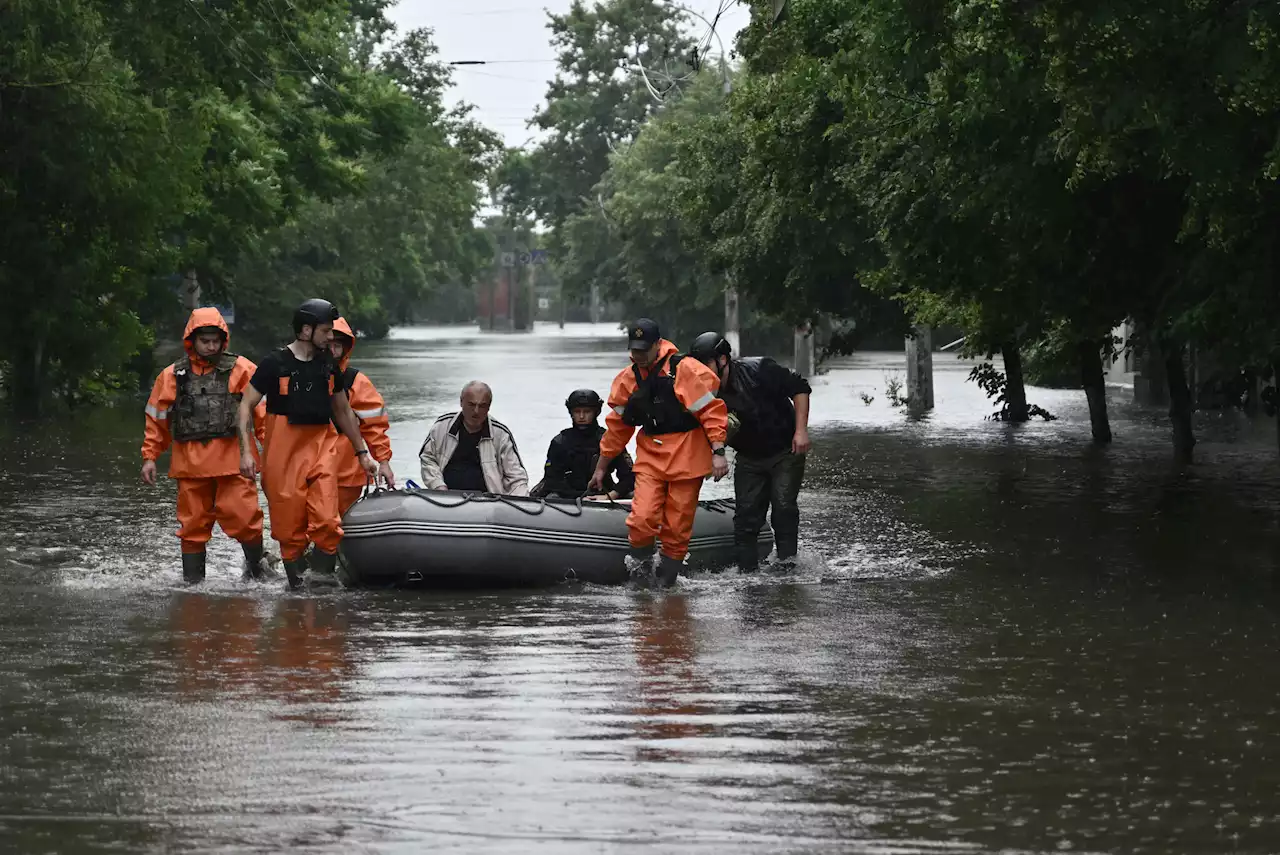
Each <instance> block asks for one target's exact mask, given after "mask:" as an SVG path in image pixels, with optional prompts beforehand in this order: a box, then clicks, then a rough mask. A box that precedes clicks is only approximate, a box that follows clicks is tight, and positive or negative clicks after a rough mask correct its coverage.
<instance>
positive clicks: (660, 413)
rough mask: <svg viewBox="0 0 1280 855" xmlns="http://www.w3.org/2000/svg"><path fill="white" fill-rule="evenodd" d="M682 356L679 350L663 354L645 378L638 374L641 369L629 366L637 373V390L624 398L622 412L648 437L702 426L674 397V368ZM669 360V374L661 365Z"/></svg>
mask: <svg viewBox="0 0 1280 855" xmlns="http://www.w3.org/2000/svg"><path fill="white" fill-rule="evenodd" d="M682 359H684V354H682V353H677V354H674V355H671V356H664V357H662V358H661V359H659V360H658V361H657V362H656V363H654V365H653V367H652V368H650V369H649V376H648V377H641V376H640V369H639V368H638V367H636V366H634V365H632V366H631V370H632V371H633V372H635V376H636V390H635V391H634V392H632V393H631V397H630V398H628V399H627V405H626V407H625V408H624V410H623V413H622V420H623V421H624V422H626V423H627V424H629V425H631V426H632V427H638V428H640V429H641V430H643V431H644V432H645V433H646V434H648V435H649V436H661V435H663V434H667V433H688V432H689V431H691V430H697V429H698V428H700V427H702V423H701V422H699V421H698V419H697V417H696V416H694V415H693V413H691V412H689V411H688V410H686V409H685V408H684V404H682V403H680V399H679V398H677V397H676V367H677V366H678V365H679V364H680V360H682ZM668 360H670V367H671V373H670V374H663V373H662V367H663V365H664V364H667V362H668Z"/></svg>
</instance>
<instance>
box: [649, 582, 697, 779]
mask: <svg viewBox="0 0 1280 855" xmlns="http://www.w3.org/2000/svg"><path fill="white" fill-rule="evenodd" d="M631 633H632V637H633V638H634V640H635V656H636V664H637V666H639V677H640V686H639V694H640V705H639V706H637V707H636V710H635V713H634V714H635V716H636V719H635V728H636V731H637V733H638V734H639V735H640V737H641V738H642V739H645V740H678V739H688V738H692V737H696V736H700V735H704V734H708V733H710V732H711V731H712V728H711V727H710V726H709V725H707V724H704V723H701V722H699V721H698V720H697V718H698V717H699V716H703V715H706V714H707V713H708V712H710V708H709V707H708V706H707V705H705V704H703V703H700V702H698V701H696V700H694V698H695V697H696V696H698V695H702V694H705V693H706V691H707V687H706V684H705V683H704V682H703V681H702V680H701V678H700V677H699V676H698V672H697V654H698V649H697V644H698V642H697V637H696V635H695V632H694V624H693V620H692V619H691V618H690V617H689V601H688V599H687V598H686V597H685V596H684V595H682V594H666V595H660V596H656V597H649V596H643V597H638V598H637V600H636V603H635V613H634V615H633V616H632V619H631ZM636 758H637V759H638V760H667V761H676V760H680V759H681V751H680V750H679V749H678V748H674V747H671V746H665V745H652V744H646V743H641V744H639V745H638V746H637V749H636Z"/></svg>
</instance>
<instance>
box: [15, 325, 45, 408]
mask: <svg viewBox="0 0 1280 855" xmlns="http://www.w3.org/2000/svg"><path fill="white" fill-rule="evenodd" d="M44 345H45V336H44V334H43V333H40V334H36V335H30V336H27V337H26V338H23V339H22V340H21V341H20V342H19V343H18V348H17V353H16V354H15V356H14V360H13V372H12V374H11V376H10V378H9V390H10V394H12V396H13V411H14V412H15V413H17V414H18V415H19V416H20V417H23V418H27V417H34V416H38V415H40V410H41V405H42V404H43V403H44V397H45V395H44V392H45V389H44V386H45V368H46V366H47V364H48V359H47V358H46V356H45V346H44Z"/></svg>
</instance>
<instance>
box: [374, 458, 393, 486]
mask: <svg viewBox="0 0 1280 855" xmlns="http://www.w3.org/2000/svg"><path fill="white" fill-rule="evenodd" d="M378 475H381V476H382V480H383V481H385V482H386V484H387V489H388V490H394V489H395V488H396V473H395V472H394V471H392V469H391V461H390V460H384V461H382V462H381V463H379V464H378ZM373 483H375V484H377V483H378V479H377V477H375V478H374V479H373Z"/></svg>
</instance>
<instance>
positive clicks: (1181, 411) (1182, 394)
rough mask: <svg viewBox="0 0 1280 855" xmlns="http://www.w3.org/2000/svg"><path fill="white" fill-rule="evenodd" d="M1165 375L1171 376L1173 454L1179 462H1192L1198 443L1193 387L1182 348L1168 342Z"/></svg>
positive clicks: (1163, 349)
mask: <svg viewBox="0 0 1280 855" xmlns="http://www.w3.org/2000/svg"><path fill="white" fill-rule="evenodd" d="M1160 350H1161V351H1162V352H1163V353H1164V369H1165V375H1166V376H1167V377H1168V378H1169V418H1170V419H1172V421H1173V456H1174V459H1175V460H1177V461H1178V462H1179V463H1190V462H1191V459H1192V453H1191V452H1192V449H1194V448H1195V445H1196V436H1195V433H1193V432H1192V430H1191V389H1190V388H1188V387H1187V368H1186V365H1184V364H1183V362H1182V355H1183V354H1182V348H1181V347H1176V346H1173V345H1172V344H1166V345H1165V346H1164V347H1162V348H1160Z"/></svg>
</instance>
